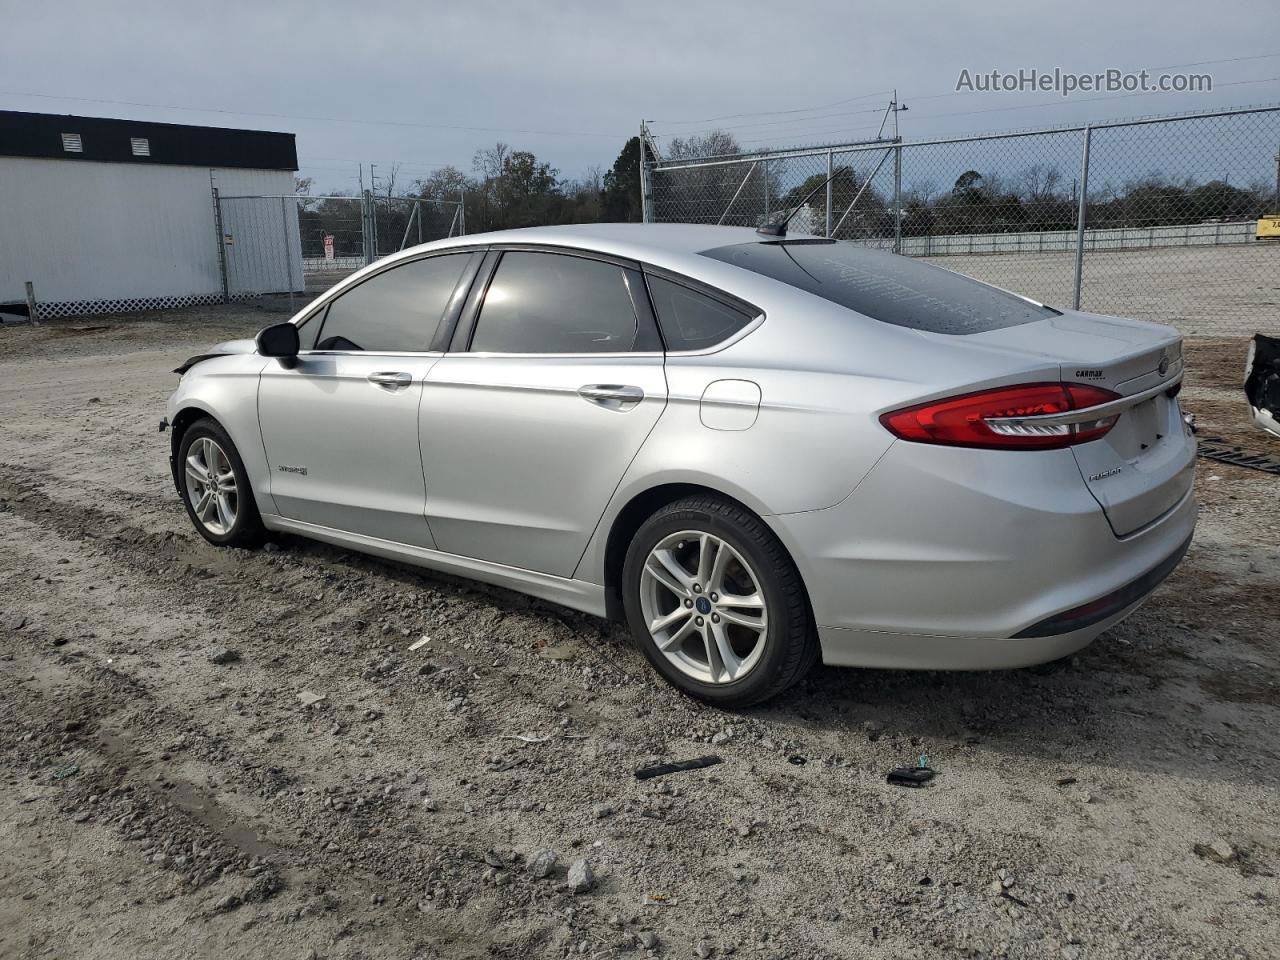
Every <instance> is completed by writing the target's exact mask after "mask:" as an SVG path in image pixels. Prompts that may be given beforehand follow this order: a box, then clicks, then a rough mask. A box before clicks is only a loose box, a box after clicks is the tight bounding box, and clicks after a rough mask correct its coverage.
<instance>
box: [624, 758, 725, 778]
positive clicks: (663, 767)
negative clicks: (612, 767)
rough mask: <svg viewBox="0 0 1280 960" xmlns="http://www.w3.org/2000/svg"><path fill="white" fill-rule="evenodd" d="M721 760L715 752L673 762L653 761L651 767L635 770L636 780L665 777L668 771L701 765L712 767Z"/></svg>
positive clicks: (676, 771)
mask: <svg viewBox="0 0 1280 960" xmlns="http://www.w3.org/2000/svg"><path fill="white" fill-rule="evenodd" d="M720 762H722V761H721V760H720V758H719V757H717V756H716V755H715V754H710V755H708V756H705V757H696V758H694V759H693V760H677V761H675V762H674V763H655V764H654V765H653V766H651V767H641V768H640V769H639V770H637V771H636V779H637V780H651V779H653V778H654V777H665V776H666V775H667V774H668V773H683V772H684V771H686V770H700V769H702V768H703V767H714V766H715V765H716V764H717V763H720Z"/></svg>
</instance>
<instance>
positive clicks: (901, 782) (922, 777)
mask: <svg viewBox="0 0 1280 960" xmlns="http://www.w3.org/2000/svg"><path fill="white" fill-rule="evenodd" d="M925 759H928V758H925ZM933 777H934V771H933V770H932V769H931V768H930V767H895V768H894V769H893V770H890V771H889V775H888V776H887V777H885V781H886V782H887V783H891V784H893V785H894V786H895V787H923V786H924V785H925V784H927V783H928V782H929V781H930V780H932V779H933Z"/></svg>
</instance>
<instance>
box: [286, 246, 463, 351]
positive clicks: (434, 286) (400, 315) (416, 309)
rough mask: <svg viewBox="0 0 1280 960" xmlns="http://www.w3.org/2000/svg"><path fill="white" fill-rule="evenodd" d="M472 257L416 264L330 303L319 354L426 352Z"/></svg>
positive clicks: (447, 257) (380, 276)
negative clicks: (355, 351) (344, 352)
mask: <svg viewBox="0 0 1280 960" xmlns="http://www.w3.org/2000/svg"><path fill="white" fill-rule="evenodd" d="M470 256H471V254H469V253H451V254H447V255H445V256H441V257H428V258H427V259H425V260H413V261H410V262H409V263H405V264H401V265H400V266H398V267H393V268H392V269H390V270H387V271H386V272H385V273H380V274H378V275H377V276H376V277H372V278H371V279H369V280H366V281H365V282H364V283H362V284H360V285H359V286H357V287H352V288H351V289H350V290H348V291H347V292H346V293H344V294H342V295H341V296H340V297H338V298H337V299H336V300H334V301H333V302H332V303H331V304H329V312H328V314H327V315H326V316H325V318H324V327H323V329H322V330H321V331H320V338H319V340H318V342H317V343H316V349H317V350H379V351H390V352H411V353H416V352H420V351H423V350H426V349H428V344H430V342H431V336H432V334H434V333H435V330H436V324H437V323H439V321H440V316H441V314H443V313H444V308H445V306H446V304H448V302H449V295H450V294H452V293H453V288H454V287H455V286H456V285H457V283H458V278H459V277H460V276H461V275H462V270H463V268H464V267H465V266H466V265H467V259H468V258H469V257H470ZM308 326H310V324H308Z"/></svg>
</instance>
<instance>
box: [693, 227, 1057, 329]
mask: <svg viewBox="0 0 1280 960" xmlns="http://www.w3.org/2000/svg"><path fill="white" fill-rule="evenodd" d="M702 255H703V256H704V257H711V258H712V259H714V260H722V261H724V262H725V263H731V264H733V265H734V266H735V267H742V268H743V269H746V270H750V271H752V272H754V273H760V274H763V275H764V276H766V277H772V278H773V279H774V280H781V281H782V282H783V283H786V284H790V285H791V286H793V287H799V288H800V289H801V290H805V291H808V292H809V293H812V294H816V295H817V296H819V297H822V298H823V299H824V300H830V301H831V302H832V303H838V304H840V306H842V307H848V308H849V309H850V310H856V311H857V312H858V313H861V314H864V315H866V316H868V317H871V318H872V319H874V320H880V321H883V322H884V323H892V324H896V325H897V326H899V327H910V328H911V329H912V330H927V331H928V332H930V333H950V334H965V333H983V332H985V331H987V330H999V329H1001V328H1002V327H1014V326H1017V325H1018V324H1021V323H1032V322H1033V321H1036V320H1043V319H1045V318H1046V317H1056V316H1058V311H1057V310H1053V309H1051V308H1049V307H1041V306H1037V305H1036V304H1034V303H1029V302H1028V301H1026V300H1023V299H1022V298H1021V297H1017V296H1014V295H1013V294H1011V293H1005V292H1004V291H1003V290H998V289H996V288H995V287H989V286H987V285H986V284H985V283H979V282H978V281H977V280H973V279H970V278H969V277H965V276H961V275H960V274H958V273H953V272H952V271H950V270H944V269H943V268H941V267H935V266H933V265H932V264H928V263H922V262H921V261H919V260H912V259H911V258H910V257H900V256H897V255H895V254H892V253H888V252H886V251H884V250H874V249H872V248H870V247H858V246H854V245H853V244H851V243H843V242H840V241H827V240H819V241H813V240H792V241H785V242H763V243H742V244H735V245H733V246H729V247H716V248H715V249H714V250H704V251H702Z"/></svg>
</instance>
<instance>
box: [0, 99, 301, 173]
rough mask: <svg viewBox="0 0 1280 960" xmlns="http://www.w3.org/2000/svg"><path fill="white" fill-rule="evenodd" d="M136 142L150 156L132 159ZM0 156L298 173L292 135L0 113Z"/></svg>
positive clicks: (132, 121) (135, 121)
mask: <svg viewBox="0 0 1280 960" xmlns="http://www.w3.org/2000/svg"><path fill="white" fill-rule="evenodd" d="M64 133H65V134H78V135H79V136H80V144H81V147H82V149H81V151H80V152H75V151H68V150H66V149H65V148H64V146H63V136H62V135H63V134H64ZM135 138H139V139H144V140H146V141H147V147H148V150H149V151H150V155H149V156H137V155H136V154H135V153H134V151H133V144H132V141H133V140H134V139H135ZM0 156H3V157H56V158H57V159H59V160H98V161H103V160H105V161H111V162H119V163H166V164H167V163H173V164H182V165H184V166H194V167H243V168H248V169H252V170H297V169H298V150H297V147H296V146H295V145H294V142H293V134H292V133H271V132H270V131H267V130H230V129H227V128H225V127H192V126H187V125H186V124H181V123H150V122H148V121H145V120H111V119H108V118H105V117H74V116H69V115H66V114H54V113H21V112H19V111H17V110H0Z"/></svg>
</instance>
